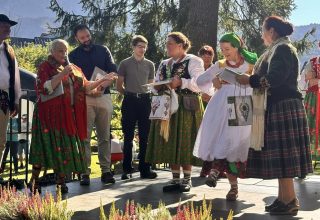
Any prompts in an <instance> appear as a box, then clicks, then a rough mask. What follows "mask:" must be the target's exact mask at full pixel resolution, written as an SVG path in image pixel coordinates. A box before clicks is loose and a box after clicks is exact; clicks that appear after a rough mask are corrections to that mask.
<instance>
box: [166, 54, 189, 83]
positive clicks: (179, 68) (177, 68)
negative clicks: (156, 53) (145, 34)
mask: <svg viewBox="0 0 320 220" xmlns="http://www.w3.org/2000/svg"><path fill="white" fill-rule="evenodd" d="M170 61H171V60H170ZM170 61H169V62H168V64H166V65H163V66H162V68H161V73H160V80H161V81H162V80H166V79H168V78H172V77H174V76H179V77H180V78H185V79H190V78H191V76H190V74H189V70H188V65H189V59H188V60H184V61H182V62H180V63H175V64H173V65H172V68H171V70H170V66H171V65H170V63H171V62H170Z"/></svg>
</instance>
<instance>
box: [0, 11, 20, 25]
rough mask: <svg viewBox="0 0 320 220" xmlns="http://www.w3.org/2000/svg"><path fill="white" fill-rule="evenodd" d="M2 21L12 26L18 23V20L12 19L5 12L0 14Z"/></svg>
mask: <svg viewBox="0 0 320 220" xmlns="http://www.w3.org/2000/svg"><path fill="white" fill-rule="evenodd" d="M0 22H6V23H8V24H10V26H14V25H16V24H18V22H16V21H11V20H10V19H9V18H8V16H7V15H4V14H0Z"/></svg>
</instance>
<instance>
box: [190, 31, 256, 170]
mask: <svg viewBox="0 0 320 220" xmlns="http://www.w3.org/2000/svg"><path fill="white" fill-rule="evenodd" d="M220 41H223V42H230V43H231V44H232V45H233V46H234V47H237V48H239V53H240V55H241V57H242V58H243V63H242V64H238V65H236V63H235V62H232V61H227V60H225V59H223V60H219V61H217V62H216V63H215V64H214V65H213V66H211V67H210V68H209V69H208V70H207V71H206V72H205V73H203V74H202V75H201V76H200V77H199V78H198V80H197V85H198V87H199V88H200V89H201V91H202V92H204V93H207V94H209V95H211V96H212V98H211V99H210V101H209V103H208V106H207V108H206V110H205V113H204V117H203V120H202V123H201V126H200V128H199V131H198V135H197V139H196V142H195V146H194V151H193V154H194V155H195V156H196V157H199V158H201V159H202V160H207V161H214V163H213V167H212V168H214V169H215V170H218V171H219V172H220V173H221V172H227V173H231V174H233V175H236V176H244V171H245V164H244V162H245V161H246V160H247V155H248V149H249V146H250V133H251V125H247V126H229V125H228V115H229V113H228V102H227V98H228V97H229V96H245V95H251V94H252V89H251V88H249V87H246V86H240V85H233V84H229V83H227V82H222V87H221V88H220V89H218V90H215V88H214V87H213V84H212V80H213V79H214V78H216V77H217V74H218V73H221V72H222V71H223V70H224V69H225V68H229V69H231V70H233V71H235V72H238V73H247V74H251V72H252V69H253V64H254V63H255V61H256V54H254V53H251V52H249V51H247V50H245V49H243V48H242V43H241V40H240V38H239V37H238V36H237V35H235V34H234V33H229V34H225V35H224V36H223V37H222V38H221V39H220ZM241 51H242V52H241Z"/></svg>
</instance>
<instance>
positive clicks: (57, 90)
mask: <svg viewBox="0 0 320 220" xmlns="http://www.w3.org/2000/svg"><path fill="white" fill-rule="evenodd" d="M63 94H64V89H63V85H62V82H60V83H59V85H58V86H57V87H56V88H55V89H54V90H53V92H52V93H51V94H50V95H44V94H40V98H41V102H46V101H49V100H51V99H53V98H55V97H58V96H60V95H63Z"/></svg>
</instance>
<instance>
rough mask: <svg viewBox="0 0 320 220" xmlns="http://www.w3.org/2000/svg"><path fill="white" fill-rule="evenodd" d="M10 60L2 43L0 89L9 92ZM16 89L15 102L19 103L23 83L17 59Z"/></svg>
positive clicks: (0, 45)
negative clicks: (21, 82)
mask: <svg viewBox="0 0 320 220" xmlns="http://www.w3.org/2000/svg"><path fill="white" fill-rule="evenodd" d="M9 79H10V73H9V62H8V59H7V57H6V54H5V49H4V44H3V42H2V44H0V89H1V90H4V91H7V92H8V93H9V86H10V84H9ZM14 91H15V101H14V102H15V103H16V104H19V99H20V96H21V84H20V73H19V68H18V62H17V60H16V61H15V83H14Z"/></svg>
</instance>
